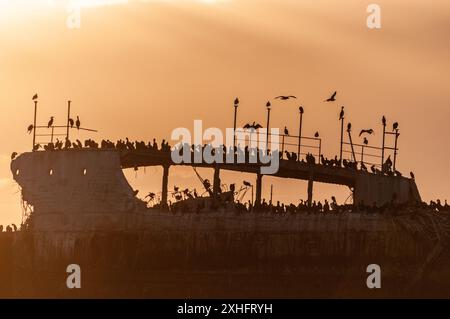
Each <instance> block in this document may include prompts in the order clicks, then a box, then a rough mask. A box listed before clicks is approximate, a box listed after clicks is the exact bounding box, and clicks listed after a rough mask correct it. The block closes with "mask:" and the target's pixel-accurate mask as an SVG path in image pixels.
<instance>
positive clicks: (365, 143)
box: [363, 137, 369, 145]
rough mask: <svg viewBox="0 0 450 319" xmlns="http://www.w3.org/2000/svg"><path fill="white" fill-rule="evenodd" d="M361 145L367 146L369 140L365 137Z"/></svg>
mask: <svg viewBox="0 0 450 319" xmlns="http://www.w3.org/2000/svg"><path fill="white" fill-rule="evenodd" d="M363 143H364V145H367V144H369V140H368V139H367V138H366V137H365V138H364V141H363Z"/></svg>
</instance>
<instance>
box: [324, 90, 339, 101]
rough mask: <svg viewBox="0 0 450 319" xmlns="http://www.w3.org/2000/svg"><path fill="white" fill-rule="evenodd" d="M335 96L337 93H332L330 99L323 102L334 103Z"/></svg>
mask: <svg viewBox="0 0 450 319" xmlns="http://www.w3.org/2000/svg"><path fill="white" fill-rule="evenodd" d="M336 95H337V91H334V93H333V94H332V95H331V97H329V98H328V99H326V100H325V102H334V101H336Z"/></svg>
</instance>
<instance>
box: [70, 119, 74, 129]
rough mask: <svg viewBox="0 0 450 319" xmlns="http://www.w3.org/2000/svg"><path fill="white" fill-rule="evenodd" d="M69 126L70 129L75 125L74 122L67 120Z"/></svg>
mask: <svg viewBox="0 0 450 319" xmlns="http://www.w3.org/2000/svg"><path fill="white" fill-rule="evenodd" d="M69 125H70V127H71V128H73V126H74V125H75V121H74V120H73V119H69Z"/></svg>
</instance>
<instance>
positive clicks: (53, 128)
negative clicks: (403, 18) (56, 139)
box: [51, 126, 55, 143]
mask: <svg viewBox="0 0 450 319" xmlns="http://www.w3.org/2000/svg"><path fill="white" fill-rule="evenodd" d="M54 131H55V127H54V126H52V140H51V143H53V132H54Z"/></svg>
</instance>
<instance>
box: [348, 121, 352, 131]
mask: <svg viewBox="0 0 450 319" xmlns="http://www.w3.org/2000/svg"><path fill="white" fill-rule="evenodd" d="M351 130H352V123H348V124H347V131H349V132H350V131H351Z"/></svg>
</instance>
